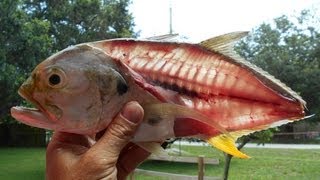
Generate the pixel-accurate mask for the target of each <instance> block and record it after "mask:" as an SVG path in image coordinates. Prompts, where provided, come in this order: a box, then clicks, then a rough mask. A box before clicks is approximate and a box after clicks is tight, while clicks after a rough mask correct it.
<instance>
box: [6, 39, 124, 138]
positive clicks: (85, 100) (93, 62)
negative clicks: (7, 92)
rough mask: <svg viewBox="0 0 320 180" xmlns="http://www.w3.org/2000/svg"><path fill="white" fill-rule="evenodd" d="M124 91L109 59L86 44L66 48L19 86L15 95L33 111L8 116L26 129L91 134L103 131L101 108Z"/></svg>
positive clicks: (13, 111)
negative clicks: (23, 124) (27, 102)
mask: <svg viewBox="0 0 320 180" xmlns="http://www.w3.org/2000/svg"><path fill="white" fill-rule="evenodd" d="M125 88H126V83H125V80H124V79H123V78H122V76H121V75H120V74H119V73H118V72H117V71H115V70H114V65H113V63H112V59H111V58H110V57H109V56H107V55H106V54H104V53H103V52H102V51H99V50H97V49H95V48H93V47H90V46H87V45H81V46H75V47H70V48H67V49H65V50H63V51H61V52H58V53H57V54H55V55H53V56H51V57H49V58H48V59H46V60H45V61H43V62H42V63H40V64H39V65H38V66H37V67H36V68H35V69H34V70H33V72H32V73H31V76H30V77H29V78H28V79H27V80H26V81H25V82H24V83H23V84H22V85H21V87H20V89H19V91H18V93H19V94H20V95H21V96H22V97H23V98H24V99H26V100H27V101H29V102H30V103H32V104H33V105H34V106H35V107H36V108H25V107H13V108H12V109H11V114H12V116H13V117H14V118H16V119H17V120H18V121H21V122H22V123H25V124H27V125H30V126H35V127H39V128H45V129H52V130H58V131H64V132H71V133H80V134H91V133H95V132H98V131H100V130H102V128H103V127H102V126H104V128H105V124H106V122H105V121H104V122H102V120H101V119H102V114H103V110H102V109H103V106H104V105H105V104H106V102H112V100H113V99H114V98H119V97H115V96H118V95H119V94H121V93H124V91H126V89H125ZM109 113H111V115H110V116H112V115H113V112H109ZM115 113H116V112H114V114H115Z"/></svg>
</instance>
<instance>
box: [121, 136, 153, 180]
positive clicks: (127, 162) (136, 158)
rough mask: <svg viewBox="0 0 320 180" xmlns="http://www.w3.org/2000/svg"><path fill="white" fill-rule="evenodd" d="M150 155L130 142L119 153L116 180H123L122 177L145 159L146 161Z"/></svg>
mask: <svg viewBox="0 0 320 180" xmlns="http://www.w3.org/2000/svg"><path fill="white" fill-rule="evenodd" d="M150 154H151V153H150V152H148V151H146V150H144V149H143V148H141V147H140V146H138V145H136V144H134V143H131V142H130V143H129V144H127V145H126V147H125V148H123V150H122V151H121V153H120V156H119V159H118V162H117V170H118V179H124V177H126V176H127V175H129V174H130V173H131V172H132V171H133V170H134V169H136V168H137V167H138V166H139V165H140V164H141V163H142V162H143V161H144V160H145V159H147V158H148V157H149V155H150ZM119 176H121V177H119Z"/></svg>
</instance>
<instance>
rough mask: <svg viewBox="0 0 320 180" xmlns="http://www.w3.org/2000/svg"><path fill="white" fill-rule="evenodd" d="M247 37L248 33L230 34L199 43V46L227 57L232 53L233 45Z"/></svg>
mask: <svg viewBox="0 0 320 180" xmlns="http://www.w3.org/2000/svg"><path fill="white" fill-rule="evenodd" d="M247 35H248V31H239V32H232V33H228V34H223V35H220V36H217V37H213V38H210V39H207V40H205V41H202V42H200V44H199V45H200V46H202V47H204V48H206V49H208V50H211V51H214V52H220V53H222V54H226V55H227V54H229V53H232V52H233V46H234V44H235V43H236V42H237V41H239V40H240V39H241V38H243V37H245V36H247Z"/></svg>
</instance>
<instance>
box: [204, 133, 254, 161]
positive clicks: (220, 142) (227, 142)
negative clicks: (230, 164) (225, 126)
mask: <svg viewBox="0 0 320 180" xmlns="http://www.w3.org/2000/svg"><path fill="white" fill-rule="evenodd" d="M207 142H208V143H209V144H210V145H212V146H214V147H215V148H217V149H219V150H221V151H223V152H225V153H228V154H230V155H232V156H234V157H237V158H242V159H247V158H250V157H249V156H248V155H246V154H244V153H242V152H241V151H239V150H238V148H237V147H236V144H235V139H234V138H232V137H230V136H227V135H225V134H221V135H219V136H215V137H211V138H209V139H207Z"/></svg>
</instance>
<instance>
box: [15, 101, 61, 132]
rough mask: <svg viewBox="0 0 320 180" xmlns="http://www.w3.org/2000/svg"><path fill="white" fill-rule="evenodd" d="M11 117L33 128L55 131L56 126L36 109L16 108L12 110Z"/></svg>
mask: <svg viewBox="0 0 320 180" xmlns="http://www.w3.org/2000/svg"><path fill="white" fill-rule="evenodd" d="M11 115H12V117H14V118H15V119H17V120H18V121H20V122H22V123H24V124H26V125H29V126H33V127H38V128H44V129H50V130H55V129H56V124H55V123H54V122H52V121H51V120H50V119H48V118H47V116H46V115H45V114H44V113H43V112H41V111H40V110H39V109H36V108H26V107H20V106H15V107H12V108H11Z"/></svg>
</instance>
